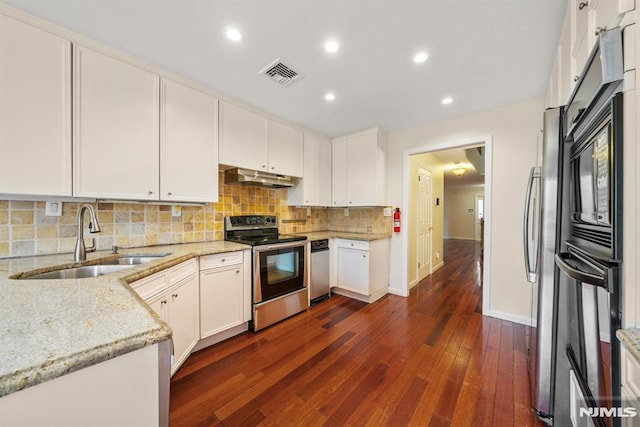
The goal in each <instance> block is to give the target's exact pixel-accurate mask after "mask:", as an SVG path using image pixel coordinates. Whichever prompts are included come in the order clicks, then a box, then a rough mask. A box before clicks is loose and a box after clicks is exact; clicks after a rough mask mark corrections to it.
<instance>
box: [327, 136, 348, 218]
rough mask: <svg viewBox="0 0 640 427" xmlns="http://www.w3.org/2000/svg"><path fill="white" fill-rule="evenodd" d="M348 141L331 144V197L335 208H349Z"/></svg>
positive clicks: (342, 140)
mask: <svg viewBox="0 0 640 427" xmlns="http://www.w3.org/2000/svg"><path fill="white" fill-rule="evenodd" d="M348 166H349V165H348V161H347V140H344V139H341V140H335V141H333V143H332V144H331V167H332V169H331V197H332V199H333V203H332V205H333V206H348V205H349V199H348V196H347V168H348Z"/></svg>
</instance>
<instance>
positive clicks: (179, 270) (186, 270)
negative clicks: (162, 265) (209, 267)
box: [169, 258, 198, 285]
mask: <svg viewBox="0 0 640 427" xmlns="http://www.w3.org/2000/svg"><path fill="white" fill-rule="evenodd" d="M197 271H198V266H197V264H196V259H195V258H193V259H190V260H188V261H185V262H183V263H180V264H178V265H176V266H173V267H171V268H170V269H169V284H171V285H173V284H175V283H176V282H178V281H180V280H182V279H184V278H185V277H187V276H188V275H190V274H193V273H195V272H197Z"/></svg>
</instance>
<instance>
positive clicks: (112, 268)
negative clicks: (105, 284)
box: [23, 264, 134, 280]
mask: <svg viewBox="0 0 640 427" xmlns="http://www.w3.org/2000/svg"><path fill="white" fill-rule="evenodd" d="M133 265H134V264H130V265H83V266H81V267H73V268H65V269H64V270H55V271H48V272H46V273H40V274H35V275H33V276H28V277H23V279H26V280H37V279H85V278H88V277H98V276H103V275H105V274H109V273H116V272H118V271H122V270H126V269H127V268H131V267H133Z"/></svg>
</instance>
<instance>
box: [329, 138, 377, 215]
mask: <svg viewBox="0 0 640 427" xmlns="http://www.w3.org/2000/svg"><path fill="white" fill-rule="evenodd" d="M386 147H387V136H386V132H384V131H383V130H382V129H380V128H373V129H368V130H365V131H362V132H357V133H354V134H351V135H347V136H343V137H339V138H335V139H333V140H332V166H333V168H332V196H333V203H332V206H383V205H384V204H385V199H386V193H385V165H386Z"/></svg>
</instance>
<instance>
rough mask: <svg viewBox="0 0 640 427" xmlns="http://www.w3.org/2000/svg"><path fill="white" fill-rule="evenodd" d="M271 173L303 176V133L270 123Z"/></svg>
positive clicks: (289, 127)
mask: <svg viewBox="0 0 640 427" xmlns="http://www.w3.org/2000/svg"><path fill="white" fill-rule="evenodd" d="M268 160H269V162H268V163H269V172H271V173H277V174H280V175H289V176H295V177H302V176H303V170H304V167H303V137H302V131H300V130H298V129H296V128H294V127H292V126H289V125H286V124H284V123H281V122H278V121H276V120H270V121H269V157H268Z"/></svg>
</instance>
